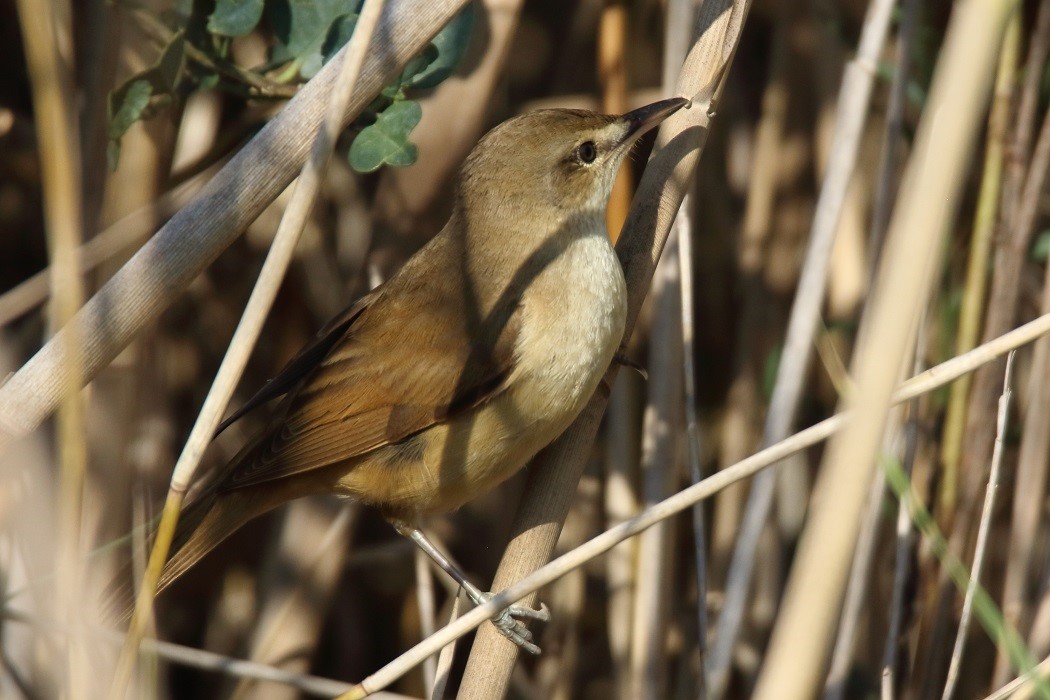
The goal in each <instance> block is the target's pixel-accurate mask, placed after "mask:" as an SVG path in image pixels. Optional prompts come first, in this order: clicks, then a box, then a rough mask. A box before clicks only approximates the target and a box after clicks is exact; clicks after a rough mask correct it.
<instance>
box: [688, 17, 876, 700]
mask: <svg viewBox="0 0 1050 700" xmlns="http://www.w3.org/2000/svg"><path fill="white" fill-rule="evenodd" d="M893 6H894V3H893V1H892V0H873V2H872V3H871V4H870V5H869V7H868V13H867V16H866V17H865V21H864V28H863V30H862V35H861V39H860V45H859V48H858V51H857V57H856V58H855V59H854V60H853V61H851V62H850V63H849V64H847V66H846V70H845V72H844V74H843V77H842V88H841V92H840V94H839V102H838V111H837V113H836V123H835V135H834V139H833V144H832V147H831V152H830V154H829V159H828V166H827V171H826V172H825V175H824V181H823V183H822V185H821V189H820V197H819V199H818V200H817V210H816V212H815V213H814V215H813V225H812V227H811V229H810V236H809V247H808V249H807V251H806V260H805V262H804V263H803V266H802V276H801V278H800V279H799V284H798V291H797V292H796V293H795V301H794V304H793V306H792V310H791V318H790V320H789V321H788V329H787V335H786V337H785V340H784V350H783V353H782V354H781V358H780V363H779V367H778V369H777V378H776V383H775V384H774V386H773V395H772V397H771V399H770V403H769V411H768V413H767V414H766V423H765V427H764V430H763V435H762V444H763V445H771V444H773V443H775V442H778V441H780V440H782V439H783V438H784V437H786V436H787V435H788V434H789V433H790V431H791V428H792V426H793V425H794V423H795V417H796V414H797V411H798V406H799V403H800V401H801V398H802V388H803V383H804V382H805V378H806V374H807V372H806V370H807V368H808V366H809V363H810V360H811V358H812V348H813V334H814V332H815V331H816V329H817V325H818V321H819V319H820V310H821V305H822V303H823V301H824V294H825V288H826V283H827V273H828V262H829V260H830V259H831V254H832V249H833V247H834V243H835V238H836V235H835V234H836V233H837V232H838V230H839V222H840V220H841V216H842V212H843V208H844V205H845V202H846V195H847V193H848V191H849V185H850V180H851V178H852V174H853V172H854V169H855V167H856V160H857V153H858V151H859V149H860V137H861V134H862V132H863V126H864V121H865V118H866V116H867V112H868V105H869V102H870V100H871V92H872V88H873V86H874V81H875V68H874V66H875V63H876V62H877V61H878V58H879V56H880V54H881V52H882V46H883V44H884V43H885V40H886V34H887V32H888V30H889V23H890V18H891V16H892V9H893ZM775 488H776V475H775V473H774V472H768V473H764V474H762V475H760V476H759V477H758V478H756V479H755V482H754V483H753V484H752V486H751V493H750V494H749V495H748V500H747V506H746V509H745V511H744V519H743V521H742V522H741V525H740V531H739V534H738V536H737V540H736V546H735V548H734V550H733V559H732V563H731V564H730V568H729V573H728V575H727V578H726V586H725V590H726V599H725V604H724V606H723V608H722V613H721V615H719V618H718V626H717V629H716V632H715V645H714V648H713V649H712V653H711V661H710V665H709V668H710V672H709V673H710V677H709V681H708V682H709V684H710V686H711V688H712V692H713V696H714V697H721V695H722V693H723V692H724V689H725V687H726V684H727V683H728V678H729V664H730V660H731V658H732V651H733V647H734V645H735V643H736V639H737V636H738V634H739V631H740V626H741V623H742V622H743V617H744V611H745V608H746V604H747V600H748V594H749V591H750V581H751V576H752V572H753V568H754V562H755V553H756V549H757V547H758V541H759V537H760V535H761V533H762V530H763V528H764V527H765V524H766V520H767V519H768V517H769V511H770V509H771V508H772V505H773V496H774V491H775Z"/></svg>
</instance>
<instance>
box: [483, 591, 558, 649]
mask: <svg viewBox="0 0 1050 700" xmlns="http://www.w3.org/2000/svg"><path fill="white" fill-rule="evenodd" d="M492 596H493V594H492V593H486V594H485V595H484V598H485V600H489V599H490V598H492ZM518 618H521V619H525V620H538V621H540V622H547V621H549V620H550V619H551V612H550V610H549V609H548V608H547V606H546V605H545V604H543V603H540V608H539V610H536V609H535V608H530V607H527V606H524V605H512V606H510V607H509V608H504V609H503V610H501V611H500V612H499V613H497V614H496V615H493V617H492V624H493V625H495V626H496V629H497V630H499V633H500V634H502V635H503V636H504V637H506V638H507V639H509V640H510V641H512V642H514V643H515V644H517V645H518V646H519V647H521V648H522V649H524V650H525V651H527V652H528V653H530V654H532V655H533V656H536V655H538V654H539V653H540V648H539V647H538V646H536V645H535V644H533V643H532V632H530V631H529V628H528V627H526V626H525V624H524V623H523V622H522V621H521V619H518Z"/></svg>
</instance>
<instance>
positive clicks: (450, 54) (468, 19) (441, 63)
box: [402, 3, 475, 88]
mask: <svg viewBox="0 0 1050 700" xmlns="http://www.w3.org/2000/svg"><path fill="white" fill-rule="evenodd" d="M474 14H475V11H474V4H473V3H471V4H469V5H467V6H466V7H465V8H463V11H462V12H460V13H459V14H458V15H456V16H455V17H453V18H452V21H450V22H449V23H448V24H446V25H445V27H444V29H442V30H441V31H440V32H438V35H437V36H436V37H434V40H433V41H432V42H430V46H433V47H434V48H435V49H437V55H436V57H435V58H434V60H432V61H431V62H430V63H429V64H428V65H427V66H426V67H425V68H423V69H422V70H420V71H419V72H417V73H415V74H409V73H408V70H407V68H408V67H407V66H406V70H405V72H404V73H403V74H402V75H403V76H404V75H410V77H409V78H408V79H407V80H406V81H405V86H406V87H416V88H432V87H436V86H437V85H438V83H440V82H441V81H443V80H445V79H446V78H448V77H449V76H450V75H452V72H453V71H455V70H456V66H457V65H458V64H459V62H460V60H461V59H462V58H463V54H465V53H466V52H467V46H469V45H470V32H471V30H472V29H473V28H474ZM428 48H429V47H428ZM409 65H411V64H409Z"/></svg>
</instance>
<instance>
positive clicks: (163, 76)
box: [106, 32, 186, 169]
mask: <svg viewBox="0 0 1050 700" xmlns="http://www.w3.org/2000/svg"><path fill="white" fill-rule="evenodd" d="M185 59H186V37H185V36H184V35H183V34H182V32H179V33H178V34H176V35H175V36H174V37H173V38H172V40H171V41H170V42H169V43H168V45H167V46H165V47H164V50H163V51H162V52H161V54H160V57H159V58H158V59H157V62H156V63H154V64H153V65H152V66H150V67H149V68H148V69H146V70H144V71H143V72H141V73H139V74H137V75H133V76H131V78H129V79H128V80H127V81H125V82H124V84H123V85H121V86H120V87H118V88H117V89H116V90H114V91H113V92H111V93H110V94H109V104H108V106H107V107H108V108H107V111H108V116H109V129H108V132H107V135H108V136H109V145H108V147H107V149H106V156H107V160H108V161H109V167H110V168H111V169H116V167H117V160H118V159H119V158H120V139H121V138H122V137H123V136H124V134H125V133H126V132H127V130H128V129H130V128H131V125H132V124H134V123H135V122H137V121H139V120H140V119H146V118H148V117H150V116H152V114H153V113H154V112H155V111H156V110H158V109H161V108H164V107H167V106H168V105H170V104H171V103H172V101H173V100H174V97H175V92H176V89H177V88H178V85H179V80H180V79H181V77H182V74H183V71H184V69H185V63H186V61H185Z"/></svg>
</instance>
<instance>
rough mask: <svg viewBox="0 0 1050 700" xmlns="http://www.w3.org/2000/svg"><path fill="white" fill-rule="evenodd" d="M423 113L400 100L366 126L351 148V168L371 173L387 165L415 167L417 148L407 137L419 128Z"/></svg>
mask: <svg viewBox="0 0 1050 700" xmlns="http://www.w3.org/2000/svg"><path fill="white" fill-rule="evenodd" d="M422 117H423V109H422V107H420V106H419V103H418V102H415V101H413V100H399V101H397V102H394V103H393V104H392V105H390V106H389V107H387V108H386V109H385V110H383V111H382V112H380V114H379V117H378V118H377V119H376V121H375V124H371V125H369V126H366V127H365V128H364V129H362V130H361V133H360V134H358V135H357V138H355V139H354V142H353V143H352V144H351V145H350V166H351V167H352V168H353V169H354V170H356V171H358V172H361V173H370V172H372V171H373V170H377V169H379V168H380V167H381V166H383V165H384V164H386V165H394V166H399V167H401V166H406V165H412V164H413V163H415V162H416V146H415V144H414V143H411V142H410V141H409V140H408V134H409V133H410V132H411V131H412V129H414V128H415V127H416V124H419V120H420V119H421V118H422Z"/></svg>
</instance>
